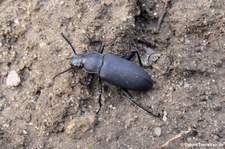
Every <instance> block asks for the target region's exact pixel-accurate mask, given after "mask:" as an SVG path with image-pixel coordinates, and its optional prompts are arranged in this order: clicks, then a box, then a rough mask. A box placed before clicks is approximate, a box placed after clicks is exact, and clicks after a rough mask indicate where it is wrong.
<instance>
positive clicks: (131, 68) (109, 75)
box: [53, 33, 153, 114]
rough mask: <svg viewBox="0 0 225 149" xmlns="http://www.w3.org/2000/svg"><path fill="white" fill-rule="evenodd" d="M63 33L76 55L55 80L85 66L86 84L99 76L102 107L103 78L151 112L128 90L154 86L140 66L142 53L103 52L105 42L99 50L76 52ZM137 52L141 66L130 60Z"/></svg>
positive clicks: (143, 89)
mask: <svg viewBox="0 0 225 149" xmlns="http://www.w3.org/2000/svg"><path fill="white" fill-rule="evenodd" d="M61 35H62V37H63V38H64V39H65V40H66V41H67V43H68V44H69V45H70V47H71V48H72V50H73V52H74V54H75V55H74V56H73V58H72V63H71V67H70V68H69V69H66V70H64V71H63V72H60V73H58V74H57V75H56V76H55V77H54V78H53V80H54V79H55V78H56V77H58V76H59V75H61V74H63V73H65V72H67V71H69V70H71V69H74V68H83V69H84V70H85V71H86V72H87V73H88V77H87V81H86V85H90V84H91V81H92V78H93V75H94V74H96V75H98V76H99V85H100V86H99V87H100V96H99V104H100V108H101V92H102V83H101V80H103V81H106V82H108V83H110V84H113V85H115V86H118V87H120V88H121V89H122V91H123V93H124V94H125V95H126V96H127V97H128V99H130V100H131V101H132V102H133V103H134V104H135V105H137V106H138V107H140V108H142V109H143V110H145V111H146V112H148V113H151V112H150V111H148V110H147V109H146V108H144V107H143V106H141V105H140V104H138V103H137V102H136V101H134V100H132V95H131V94H130V93H129V91H128V90H136V91H148V90H149V89H151V88H152V87H153V81H152V79H151V77H150V75H149V74H148V73H147V72H146V71H145V70H144V69H143V68H142V67H140V66H142V62H141V59H140V55H139V53H138V52H137V51H131V52H130V53H129V54H128V55H127V56H122V57H118V56H115V55H113V54H103V51H104V44H101V46H100V48H99V50H98V52H91V53H88V54H86V55H80V54H77V53H76V51H75V48H74V47H73V46H72V44H71V42H70V41H69V40H68V39H67V38H66V37H65V36H64V35H63V34H62V33H61ZM135 54H137V56H138V60H139V64H140V66H138V65H137V64H135V63H133V62H131V61H130V60H131V59H132V57H133V56H134V55H135ZM100 108H99V109H98V111H97V113H98V112H99V111H100ZM151 114H152V113H151Z"/></svg>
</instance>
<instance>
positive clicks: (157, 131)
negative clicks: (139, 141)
mask: <svg viewBox="0 0 225 149" xmlns="http://www.w3.org/2000/svg"><path fill="white" fill-rule="evenodd" d="M161 132H162V130H161V128H160V127H156V128H155V129H154V134H155V135H156V136H157V137H159V136H161Z"/></svg>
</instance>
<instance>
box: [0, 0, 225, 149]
mask: <svg viewBox="0 0 225 149" xmlns="http://www.w3.org/2000/svg"><path fill="white" fill-rule="evenodd" d="M165 6H166V5H165V3H164V2H163V1H157V0H136V1H135V0H133V1H132V0H115V1H114V0H102V1H99V0H68V1H63V0H46V1H44V0H32V1H26V0H25V1H22V0H0V70H1V71H0V83H1V86H0V148H2V149H12V148H15V149H18V148H27V149H28V148H29V149H30V148H31V149H35V148H37V149H39V148H66V149H72V148H77V149H79V148H82V149H83V148H86V149H93V148H96V149H106V148H112V149H131V148H132V149H139V148H140V149H144V148H146V149H156V148H172V149H176V148H177V149H179V148H201V149H202V148H203V149H204V148H225V50H224V49H225V36H224V35H225V17H224V16H225V14H224V13H225V11H224V10H225V2H224V0H190V1H188V0H183V1H181V0H180V1H179V0H172V1H170V2H169V3H168V5H167V13H166V15H165V17H164V19H163V22H162V25H161V28H160V30H159V32H157V29H156V28H157V22H158V19H159V17H160V16H161V14H162V13H163V10H164V9H163V8H164V7H165ZM61 33H64V34H65V35H66V36H67V37H68V38H69V40H70V41H71V42H72V43H73V45H75V47H76V50H77V53H79V54H85V53H88V52H90V51H96V50H97V49H98V47H99V45H98V44H97V43H96V42H93V41H102V42H104V43H105V45H106V47H105V53H114V54H117V55H125V54H126V53H128V52H129V51H131V50H138V51H139V52H140V55H141V58H142V60H143V63H144V68H145V69H146V71H147V72H148V73H149V74H150V75H151V76H152V79H153V80H154V81H155V84H154V87H153V89H152V90H150V91H148V92H144V93H141V92H132V94H133V96H134V99H135V100H136V101H138V102H139V103H141V104H142V105H144V106H145V107H146V108H148V109H149V110H150V111H152V112H153V115H151V114H148V113H146V112H145V111H143V110H141V109H140V108H138V107H136V106H134V105H133V104H132V103H131V102H130V101H129V100H127V99H126V97H124V96H123V94H122V92H121V90H120V89H119V88H117V87H115V86H112V85H110V84H107V83H104V85H103V94H102V109H101V111H100V112H99V114H97V115H96V114H95V111H96V110H97V109H98V107H99V105H98V96H99V92H98V88H97V85H96V84H97V78H95V81H94V82H93V85H92V87H91V88H87V87H86V86H85V85H84V81H85V78H86V73H85V72H84V71H82V70H79V71H78V70H76V71H75V72H74V73H65V74H63V75H61V76H60V77H58V78H57V79H56V80H55V81H54V84H53V85H52V86H50V83H51V82H52V78H53V77H54V75H56V74H57V73H59V72H61V71H62V70H65V69H66V68H68V67H70V62H71V57H72V56H73V55H74V53H73V51H72V50H71V49H70V47H69V45H68V44H67V43H66V42H65V40H64V39H63V38H62V37H61V35H60V34H61ZM152 49H153V50H152ZM134 62H137V60H134ZM11 71H16V73H17V74H18V75H19V76H18V77H19V78H15V77H16V76H14V78H13V79H14V80H11V81H17V82H14V86H13V87H12V86H10V83H8V84H7V77H9V72H11ZM16 79H18V80H16ZM11 83H13V82H11ZM207 146H208V147H207Z"/></svg>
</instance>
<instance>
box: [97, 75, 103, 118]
mask: <svg viewBox="0 0 225 149" xmlns="http://www.w3.org/2000/svg"><path fill="white" fill-rule="evenodd" d="M98 89H99V97H98V103H99V108H98V110H97V111H96V114H98V113H99V111H100V110H101V107H102V102H101V101H102V80H101V78H99V80H98Z"/></svg>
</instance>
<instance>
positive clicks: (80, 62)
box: [71, 55, 84, 68]
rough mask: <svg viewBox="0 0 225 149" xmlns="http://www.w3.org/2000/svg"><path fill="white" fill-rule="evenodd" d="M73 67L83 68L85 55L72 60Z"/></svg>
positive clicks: (74, 57)
mask: <svg viewBox="0 0 225 149" xmlns="http://www.w3.org/2000/svg"><path fill="white" fill-rule="evenodd" d="M71 65H72V66H73V67H78V68H82V67H83V66H84V56H83V55H74V56H73V58H72V64H71Z"/></svg>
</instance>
